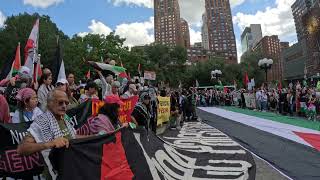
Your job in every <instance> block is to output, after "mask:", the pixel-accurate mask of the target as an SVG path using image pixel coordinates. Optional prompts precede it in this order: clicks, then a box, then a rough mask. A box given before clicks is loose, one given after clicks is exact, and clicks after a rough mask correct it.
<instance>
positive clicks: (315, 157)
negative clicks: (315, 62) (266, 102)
mask: <svg viewBox="0 0 320 180" xmlns="http://www.w3.org/2000/svg"><path fill="white" fill-rule="evenodd" d="M199 109H200V111H199V113H198V114H199V116H200V117H201V118H202V120H203V121H204V122H206V123H207V124H209V125H211V126H214V127H216V128H217V129H219V130H220V131H222V132H224V133H226V134H228V136H230V137H231V138H232V139H235V140H237V142H240V143H241V145H242V146H244V147H245V148H246V149H248V150H249V151H251V152H253V153H254V154H256V155H257V156H259V157H260V158H262V159H263V160H265V161H267V162H268V163H269V164H270V165H272V166H273V167H275V168H276V169H277V170H278V171H279V172H281V173H282V174H283V175H285V176H287V177H288V178H292V179H298V180H299V179H301V180H305V179H308V180H313V179H314V180H316V179H320V171H319V170H320V131H319V130H317V129H318V128H319V123H316V122H314V123H312V122H311V124H313V125H317V124H318V126H310V127H308V128H307V126H305V127H302V125H301V123H302V122H301V121H306V120H303V119H300V120H298V121H297V120H295V119H294V118H291V119H290V118H286V117H285V116H281V115H274V116H273V115H272V113H263V114H265V118H262V117H259V116H258V115H256V114H257V113H255V112H253V111H251V112H250V113H251V114H254V115H255V116H254V115H247V114H244V113H245V112H246V111H244V110H241V112H242V113H240V112H232V111H228V110H226V109H222V108H215V107H202V108H199ZM239 111H240V110H239ZM276 118H277V119H276ZM279 118H280V119H279ZM293 121H294V122H293ZM306 122H307V121H306ZM309 123H310V121H309ZM299 125H300V126H299Z"/></svg>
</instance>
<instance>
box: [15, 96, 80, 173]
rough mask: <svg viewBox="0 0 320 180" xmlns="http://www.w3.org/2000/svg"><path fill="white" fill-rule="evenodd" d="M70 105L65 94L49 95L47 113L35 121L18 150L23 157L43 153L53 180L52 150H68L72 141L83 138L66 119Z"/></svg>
mask: <svg viewBox="0 0 320 180" xmlns="http://www.w3.org/2000/svg"><path fill="white" fill-rule="evenodd" d="M68 104H69V100H68V96H67V94H66V93H65V92H63V91H61V90H53V91H51V92H50V93H49V95H48V110H47V112H45V113H44V114H42V115H40V116H38V117H37V118H36V119H35V120H34V121H33V123H32V124H31V126H30V128H29V129H28V131H29V134H28V135H27V136H26V137H25V138H24V140H23V142H22V143H21V144H20V145H19V146H18V149H17V151H18V153H19V154H21V155H30V154H33V153H35V152H40V151H41V153H42V155H43V157H44V159H45V162H46V164H47V166H48V170H49V172H50V175H51V177H52V179H55V177H56V174H55V173H54V172H53V171H52V170H51V169H52V168H51V163H50V161H49V158H48V156H49V153H50V150H51V149H52V148H62V147H66V148H68V147H69V140H70V139H75V138H81V137H80V136H77V135H76V131H75V129H74V128H73V127H72V125H71V124H70V123H69V122H68V121H67V120H66V119H65V118H64V117H65V114H66V111H67V105H68Z"/></svg>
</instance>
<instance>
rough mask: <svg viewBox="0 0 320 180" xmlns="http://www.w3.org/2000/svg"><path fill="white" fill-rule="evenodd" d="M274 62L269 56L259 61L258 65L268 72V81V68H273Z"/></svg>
mask: <svg viewBox="0 0 320 180" xmlns="http://www.w3.org/2000/svg"><path fill="white" fill-rule="evenodd" d="M272 64H273V60H272V59H267V58H264V59H260V60H259V62H258V66H259V67H260V68H261V69H263V70H264V72H265V73H266V82H268V70H269V69H271V66H272Z"/></svg>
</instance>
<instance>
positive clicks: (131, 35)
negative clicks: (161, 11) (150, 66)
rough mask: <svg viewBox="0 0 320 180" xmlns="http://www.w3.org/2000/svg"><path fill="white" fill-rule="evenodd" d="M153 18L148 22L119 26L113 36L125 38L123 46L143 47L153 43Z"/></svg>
mask: <svg viewBox="0 0 320 180" xmlns="http://www.w3.org/2000/svg"><path fill="white" fill-rule="evenodd" d="M153 30H154V18H153V17H150V18H149V21H145V22H134V23H129V24H120V25H118V26H117V27H116V30H115V34H116V35H119V36H120V37H123V38H126V41H125V45H127V46H129V47H131V46H135V45H145V44H149V43H152V42H154V35H153Z"/></svg>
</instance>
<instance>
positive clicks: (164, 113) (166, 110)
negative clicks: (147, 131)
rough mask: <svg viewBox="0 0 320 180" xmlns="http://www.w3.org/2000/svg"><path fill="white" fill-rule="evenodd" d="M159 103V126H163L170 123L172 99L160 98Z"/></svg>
mask: <svg viewBox="0 0 320 180" xmlns="http://www.w3.org/2000/svg"><path fill="white" fill-rule="evenodd" d="M158 101H159V108H158V120H157V125H161V124H163V123H164V122H168V121H169V118H170V97H161V96H158Z"/></svg>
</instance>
